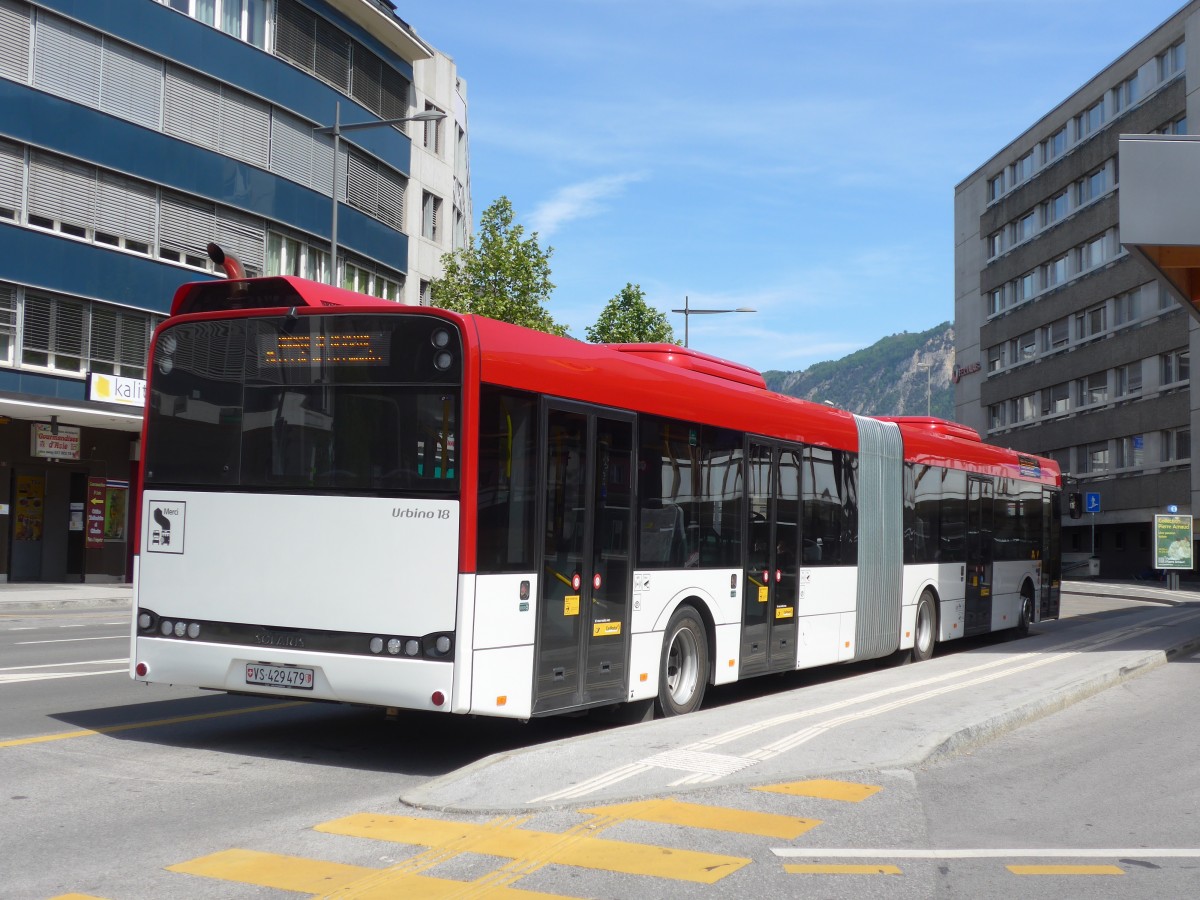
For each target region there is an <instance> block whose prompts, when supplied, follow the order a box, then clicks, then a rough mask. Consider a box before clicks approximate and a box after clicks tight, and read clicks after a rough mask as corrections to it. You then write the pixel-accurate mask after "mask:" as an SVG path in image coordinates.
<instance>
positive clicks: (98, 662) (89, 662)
mask: <svg viewBox="0 0 1200 900" xmlns="http://www.w3.org/2000/svg"><path fill="white" fill-rule="evenodd" d="M127 662H129V657H128V656H127V657H125V658H124V659H120V658H116V659H84V660H80V661H79V662H60V663H37V664H36V665H32V666H5V667H4V668H2V669H0V672H24V671H25V670H26V669H61V668H62V667H63V666H111V665H113V664H114V663H127Z"/></svg>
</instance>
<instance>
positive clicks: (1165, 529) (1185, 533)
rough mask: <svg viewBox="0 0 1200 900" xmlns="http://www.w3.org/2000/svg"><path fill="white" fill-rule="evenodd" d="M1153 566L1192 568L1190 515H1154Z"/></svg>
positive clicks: (1159, 567) (1158, 567)
mask: <svg viewBox="0 0 1200 900" xmlns="http://www.w3.org/2000/svg"><path fill="white" fill-rule="evenodd" d="M1154 568H1156V569H1189V570H1190V569H1191V568H1192V517H1191V516H1155V517H1154Z"/></svg>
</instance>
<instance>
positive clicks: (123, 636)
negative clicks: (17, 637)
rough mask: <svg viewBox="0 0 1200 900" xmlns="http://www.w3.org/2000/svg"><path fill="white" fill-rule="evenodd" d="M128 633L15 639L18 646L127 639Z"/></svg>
mask: <svg viewBox="0 0 1200 900" xmlns="http://www.w3.org/2000/svg"><path fill="white" fill-rule="evenodd" d="M127 640H129V635H127V634H114V635H112V636H111V637H86V638H55V639H54V640H52V641H17V642H16V643H17V645H18V646H25V645H27V644H73V643H75V642H76V641H127Z"/></svg>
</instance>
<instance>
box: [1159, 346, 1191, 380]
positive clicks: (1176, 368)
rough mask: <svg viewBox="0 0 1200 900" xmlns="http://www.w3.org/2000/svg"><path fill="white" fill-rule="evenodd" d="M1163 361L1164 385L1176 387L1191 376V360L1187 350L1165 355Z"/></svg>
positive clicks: (1162, 357) (1161, 358)
mask: <svg viewBox="0 0 1200 900" xmlns="http://www.w3.org/2000/svg"><path fill="white" fill-rule="evenodd" d="M1159 359H1160V360H1162V385H1163V387H1166V386H1167V385H1175V384H1178V383H1180V382H1184V381H1187V380H1188V378H1189V376H1190V374H1191V373H1190V368H1191V366H1190V359H1189V354H1188V351H1187V350H1174V351H1172V352H1171V353H1164V354H1163V355H1162V356H1161V357H1159Z"/></svg>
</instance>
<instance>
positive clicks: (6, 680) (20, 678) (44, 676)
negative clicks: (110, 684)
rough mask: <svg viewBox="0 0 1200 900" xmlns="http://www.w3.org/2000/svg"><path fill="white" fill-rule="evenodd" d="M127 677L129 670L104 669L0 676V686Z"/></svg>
mask: <svg viewBox="0 0 1200 900" xmlns="http://www.w3.org/2000/svg"><path fill="white" fill-rule="evenodd" d="M118 673H121V674H125V675H128V674H129V669H105V670H104V671H103V672H45V673H41V674H37V675H0V685H4V684H22V683H24V682H28V681H53V680H54V679H56V678H89V677H91V676H92V675H116V674H118Z"/></svg>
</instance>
